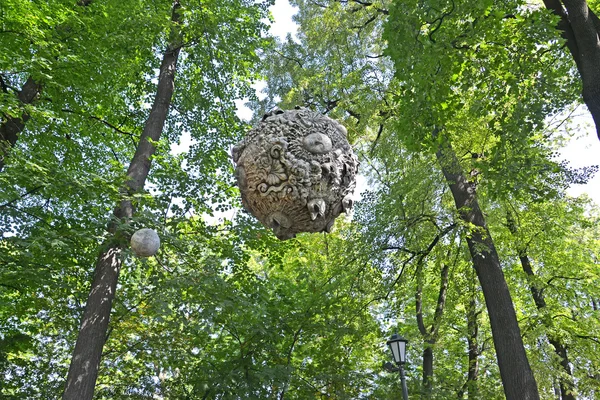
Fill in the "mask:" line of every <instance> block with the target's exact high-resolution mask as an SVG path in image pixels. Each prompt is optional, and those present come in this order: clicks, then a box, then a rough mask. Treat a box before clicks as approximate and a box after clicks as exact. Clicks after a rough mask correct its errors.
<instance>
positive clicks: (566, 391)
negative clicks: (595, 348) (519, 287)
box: [506, 212, 576, 400]
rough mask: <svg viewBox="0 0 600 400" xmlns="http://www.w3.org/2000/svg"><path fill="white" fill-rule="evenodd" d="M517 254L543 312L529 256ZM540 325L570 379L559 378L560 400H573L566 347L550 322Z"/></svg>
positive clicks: (524, 252)
mask: <svg viewBox="0 0 600 400" xmlns="http://www.w3.org/2000/svg"><path fill="white" fill-rule="evenodd" d="M506 221H507V226H508V230H509V231H510V233H511V234H512V235H513V236H516V235H517V224H516V221H515V219H514V218H513V216H512V215H511V213H510V212H508V213H507V215H506ZM517 252H518V254H519V260H520V261H521V268H523V272H525V274H526V275H527V277H528V278H529V279H530V282H529V284H528V286H529V291H530V292H531V297H533V301H534V303H535V306H536V308H537V309H538V310H543V309H544V308H545V307H546V299H545V298H544V293H543V292H542V291H541V290H540V289H539V288H537V287H536V286H535V284H534V283H533V282H531V278H534V277H535V273H534V272H533V268H532V266H531V261H530V260H529V255H528V254H527V249H526V248H525V247H522V246H517ZM541 322H542V324H544V326H545V327H546V329H548V332H547V336H548V341H549V342H550V344H551V345H552V347H554V353H555V354H556V355H557V356H558V358H559V359H560V365H561V367H562V369H563V371H564V372H565V373H566V374H567V376H569V377H570V379H568V378H565V377H564V376H561V377H560V378H559V387H560V398H561V400H575V399H576V397H575V395H574V394H573V372H572V371H571V366H570V365H569V357H568V354H567V346H566V345H565V344H564V343H563V342H562V340H561V339H560V338H559V337H557V336H556V335H553V334H552V332H551V329H552V320H551V319H550V320H549V319H546V318H542V319H541Z"/></svg>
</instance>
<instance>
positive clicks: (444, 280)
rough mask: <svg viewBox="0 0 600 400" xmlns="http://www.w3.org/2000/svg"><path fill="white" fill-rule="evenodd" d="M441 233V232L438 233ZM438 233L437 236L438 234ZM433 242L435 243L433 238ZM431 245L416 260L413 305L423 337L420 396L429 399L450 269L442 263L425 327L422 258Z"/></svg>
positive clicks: (427, 252)
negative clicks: (435, 349)
mask: <svg viewBox="0 0 600 400" xmlns="http://www.w3.org/2000/svg"><path fill="white" fill-rule="evenodd" d="M440 235H441V233H440ZM440 235H438V237H439V236H440ZM433 243H437V240H435V239H434V242H433ZM431 249H432V247H431V246H430V247H429V249H428V251H426V252H425V253H424V254H423V255H421V257H419V260H418V261H417V271H416V275H417V290H416V293H415V306H416V316H417V326H418V328H419V332H420V333H421V336H422V337H423V341H424V347H423V377H422V378H423V383H422V384H423V393H422V396H421V397H422V398H425V399H429V398H431V394H432V383H433V346H434V345H435V343H436V342H437V336H438V331H439V328H440V325H441V322H442V314H443V312H444V307H445V305H446V293H447V292H448V272H449V270H450V266H449V264H444V266H443V267H442V271H441V280H440V291H439V294H438V298H437V303H436V308H435V313H434V317H433V323H432V324H431V325H430V326H429V328H427V327H425V323H424V320H423V259H424V257H425V255H426V254H429V252H430V251H431Z"/></svg>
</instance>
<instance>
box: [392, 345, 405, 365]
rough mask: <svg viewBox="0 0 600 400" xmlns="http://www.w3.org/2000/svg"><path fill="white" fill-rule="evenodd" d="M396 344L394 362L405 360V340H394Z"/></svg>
mask: <svg viewBox="0 0 600 400" xmlns="http://www.w3.org/2000/svg"><path fill="white" fill-rule="evenodd" d="M396 343H397V346H398V352H399V354H398V356H397V357H396V355H394V360H396V362H401V363H403V362H406V342H405V341H398V342H396Z"/></svg>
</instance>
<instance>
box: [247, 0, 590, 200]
mask: <svg viewBox="0 0 600 400" xmlns="http://www.w3.org/2000/svg"><path fill="white" fill-rule="evenodd" d="M295 12H296V8H294V7H292V6H291V5H290V4H289V2H288V0H276V1H275V5H273V6H272V7H271V13H272V14H273V18H274V20H275V22H274V23H273V24H272V25H271V29H270V32H271V34H273V35H276V36H279V37H280V38H282V39H284V38H285V37H286V35H287V34H288V33H291V34H292V35H295V34H296V32H297V31H298V26H297V24H296V23H295V22H294V21H293V20H292V16H293V15H294V14H295ZM261 88H262V85H261V84H260V83H259V84H257V85H256V86H255V89H257V92H260V89H261ZM238 106H239V107H238V109H239V112H238V115H239V116H240V118H243V119H246V120H249V119H250V117H251V115H252V114H251V112H250V110H249V109H248V108H247V107H244V106H243V101H240V102H239V103H238ZM577 114H579V115H580V116H578V117H576V118H575V120H574V121H573V122H572V123H571V124H570V125H569V127H568V128H569V133H570V134H571V135H572V137H571V140H570V141H568V143H566V145H565V147H564V148H562V149H560V150H559V151H558V153H559V154H560V156H559V157H560V158H559V160H565V161H568V163H569V166H570V167H572V168H582V167H587V166H591V165H595V164H599V163H600V140H599V138H598V136H597V135H596V130H595V127H594V122H593V120H592V118H591V116H590V115H589V113H588V112H587V109H586V108H585V106H580V107H579V109H578V110H577ZM359 186H360V185H359ZM359 189H360V188H359ZM567 193H568V194H569V195H571V196H579V195H581V194H583V193H586V194H587V195H588V196H590V197H591V198H592V199H593V200H594V202H595V203H596V204H600V172H599V173H598V174H596V176H595V177H594V178H593V179H592V180H590V181H589V182H588V184H587V185H572V186H571V187H570V188H569V189H568V190H567Z"/></svg>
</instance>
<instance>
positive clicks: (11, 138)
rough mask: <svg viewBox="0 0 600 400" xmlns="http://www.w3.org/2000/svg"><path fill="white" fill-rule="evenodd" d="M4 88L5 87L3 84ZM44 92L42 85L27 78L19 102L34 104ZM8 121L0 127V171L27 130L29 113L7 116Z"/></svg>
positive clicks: (19, 95) (19, 94) (18, 95)
mask: <svg viewBox="0 0 600 400" xmlns="http://www.w3.org/2000/svg"><path fill="white" fill-rule="evenodd" d="M0 83H2V86H3V85H4V83H3V82H0ZM3 89H4V88H3ZM41 90H42V85H40V84H39V83H38V82H36V81H35V80H34V79H33V78H32V77H29V78H27V81H26V82H25V83H24V84H23V87H22V88H21V90H20V91H19V93H18V94H17V97H18V98H19V101H20V102H21V104H23V105H24V106H25V105H27V104H31V103H33V101H34V100H35V99H36V98H37V96H38V95H39V94H40V92H41ZM5 118H6V121H4V122H3V123H2V124H1V125H0V171H2V169H3V168H4V163H5V159H6V157H7V156H8V153H9V152H10V148H11V147H13V146H14V145H15V144H16V143H17V139H18V138H19V134H20V133H21V132H22V131H23V129H24V128H25V123H26V122H27V120H29V113H28V112H27V111H23V112H22V113H21V116H20V117H9V116H5Z"/></svg>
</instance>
